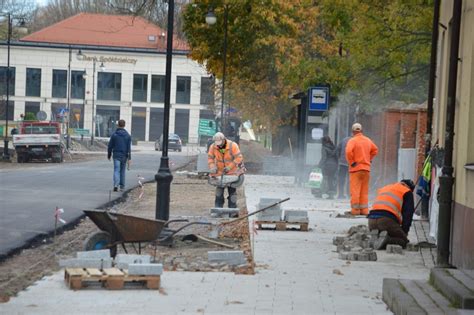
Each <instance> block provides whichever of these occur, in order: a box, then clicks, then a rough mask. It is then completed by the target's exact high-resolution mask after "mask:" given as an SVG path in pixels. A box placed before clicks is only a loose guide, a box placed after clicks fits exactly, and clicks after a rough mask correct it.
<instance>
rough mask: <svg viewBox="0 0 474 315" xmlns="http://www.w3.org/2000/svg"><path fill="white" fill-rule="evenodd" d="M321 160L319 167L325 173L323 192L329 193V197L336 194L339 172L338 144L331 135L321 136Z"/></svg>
mask: <svg viewBox="0 0 474 315" xmlns="http://www.w3.org/2000/svg"><path fill="white" fill-rule="evenodd" d="M321 142H322V146H321V160H320V161H319V165H318V166H319V168H320V169H321V172H322V173H323V183H322V188H323V189H322V192H323V193H324V194H327V195H328V198H329V199H332V198H334V195H335V194H336V172H337V160H338V159H337V152H336V146H335V145H334V143H333V142H332V140H331V138H330V137H329V136H324V137H322V138H321Z"/></svg>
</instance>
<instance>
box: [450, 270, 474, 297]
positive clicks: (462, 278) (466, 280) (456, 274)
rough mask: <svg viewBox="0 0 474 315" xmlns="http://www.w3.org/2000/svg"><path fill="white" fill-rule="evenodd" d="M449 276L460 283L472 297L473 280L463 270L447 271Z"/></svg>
mask: <svg viewBox="0 0 474 315" xmlns="http://www.w3.org/2000/svg"><path fill="white" fill-rule="evenodd" d="M447 270H448V272H449V273H450V274H451V276H452V277H453V278H454V279H456V280H458V281H459V282H460V283H462V284H463V285H464V286H465V287H466V288H467V289H468V290H469V291H471V292H473V295H474V279H472V278H471V277H469V276H468V275H467V274H466V273H465V272H464V271H463V270H459V269H447Z"/></svg>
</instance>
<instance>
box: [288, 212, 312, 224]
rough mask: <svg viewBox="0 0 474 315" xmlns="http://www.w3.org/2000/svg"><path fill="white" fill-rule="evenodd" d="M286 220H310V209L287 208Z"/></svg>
mask: <svg viewBox="0 0 474 315" xmlns="http://www.w3.org/2000/svg"><path fill="white" fill-rule="evenodd" d="M285 221H287V222H297V223H306V222H308V221H309V220H308V211H300V210H285Z"/></svg>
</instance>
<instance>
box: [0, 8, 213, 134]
mask: <svg viewBox="0 0 474 315" xmlns="http://www.w3.org/2000/svg"><path fill="white" fill-rule="evenodd" d="M164 34H165V33H164V32H163V30H161V29H160V28H158V27H156V26H154V25H152V24H150V23H148V22H147V21H145V20H143V19H141V18H137V17H127V16H109V15H98V14H79V15H76V16H74V17H72V18H69V19H66V20H64V21H62V22H60V23H57V24H55V25H52V26H50V27H48V28H46V29H44V30H41V31H39V32H36V33H33V34H31V35H28V36H26V37H24V38H22V39H21V40H20V41H16V42H12V44H11V52H10V56H11V57H10V60H11V61H10V69H11V70H10V71H11V72H10V77H11V78H10V104H9V117H8V119H9V120H17V121H18V120H21V119H22V118H23V117H24V116H25V115H30V116H31V114H27V113H32V114H36V113H37V112H39V111H40V110H41V111H44V112H46V113H47V115H48V117H47V119H48V120H65V121H69V128H71V130H72V129H73V130H72V132H74V131H75V130H82V131H84V130H85V131H89V132H92V130H93V131H94V134H95V136H96V137H109V136H110V135H111V134H112V132H113V131H114V130H115V128H116V122H117V121H118V120H119V119H124V120H125V121H126V123H127V129H128V130H129V131H130V132H131V134H132V138H133V139H135V140H142V141H155V140H156V139H157V138H159V137H160V135H161V133H162V129H163V113H164V109H163V108H164V104H163V103H164V90H165V62H166V50H165V46H166V38H165V35H164ZM187 53H188V48H187V45H186V43H184V42H182V41H180V40H177V39H175V43H174V50H173V64H172V78H171V110H170V132H171V133H177V134H178V135H180V136H181V138H182V139H183V140H184V141H185V142H191V143H195V142H197V139H198V125H199V118H213V114H212V112H211V111H209V109H208V108H209V106H212V105H213V103H214V80H213V78H212V77H210V76H209V75H208V74H207V72H206V70H205V69H204V68H203V67H202V66H200V65H199V64H197V63H196V62H194V61H193V60H191V59H190V58H188V57H187ZM6 61H7V46H6V45H5V44H4V43H3V44H2V45H1V46H0V95H5V94H6V69H7V67H6ZM68 78H70V79H69V80H68ZM0 106H2V108H1V110H0V115H3V116H5V102H2V105H0ZM67 118H68V119H67ZM2 119H5V117H0V120H2Z"/></svg>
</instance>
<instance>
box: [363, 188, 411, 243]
mask: <svg viewBox="0 0 474 315" xmlns="http://www.w3.org/2000/svg"><path fill="white" fill-rule="evenodd" d="M414 189H415V183H413V181H412V180H410V179H403V180H401V181H400V182H398V183H393V184H390V185H387V186H384V187H382V188H380V189H379V191H378V193H377V197H376V198H375V201H374V204H373V205H372V209H370V212H369V216H368V218H369V230H371V231H372V230H378V231H379V237H378V239H377V240H376V241H375V242H374V248H375V249H384V248H385V247H386V246H387V244H396V245H400V246H402V247H403V248H405V247H406V246H407V243H408V242H409V241H408V237H407V236H408V232H409V231H410V227H411V223H412V220H413V214H414V213H415V205H414V204H415V203H414V199H413V190H414Z"/></svg>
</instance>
